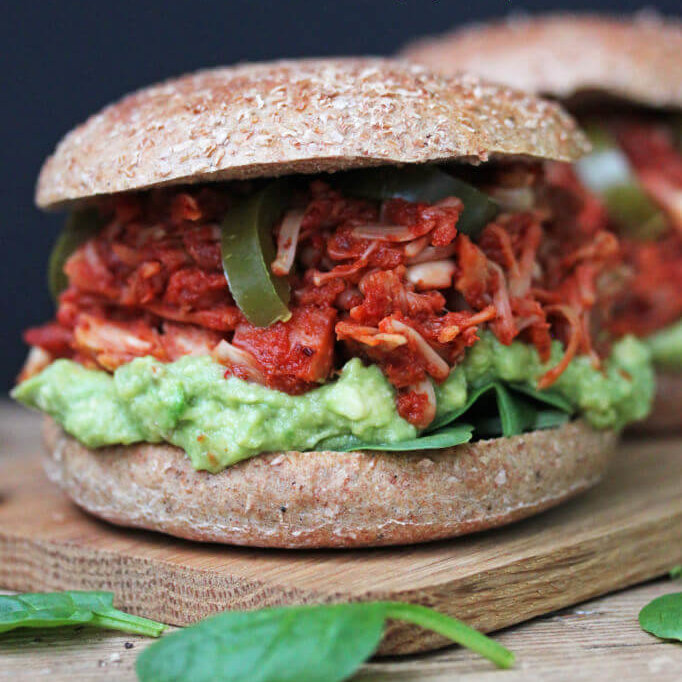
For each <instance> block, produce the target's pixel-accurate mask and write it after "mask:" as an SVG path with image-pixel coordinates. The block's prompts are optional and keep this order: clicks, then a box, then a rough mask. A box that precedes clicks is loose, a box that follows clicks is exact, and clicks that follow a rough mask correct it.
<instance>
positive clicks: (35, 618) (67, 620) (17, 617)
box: [0, 591, 165, 637]
mask: <svg viewBox="0 0 682 682" xmlns="http://www.w3.org/2000/svg"><path fill="white" fill-rule="evenodd" d="M113 604H114V595H113V594H112V593H111V592H81V591H71V592H33V593H26V594H16V595H0V632H7V631H8V630H14V629H15V628H42V627H59V626H64V625H79V624H87V625H93V626H97V627H102V628H110V629H113V630H121V631H123V632H130V633H134V634H140V635H147V636H150V637H158V636H159V635H160V634H161V633H162V632H163V630H165V625H162V624H161V623H156V622H155V621H153V620H149V619H147V618H140V617H139V616H133V615H130V614H128V613H124V612H123V611H119V610H118V609H115V608H114V605H113Z"/></svg>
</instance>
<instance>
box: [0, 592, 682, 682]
mask: <svg viewBox="0 0 682 682" xmlns="http://www.w3.org/2000/svg"><path fill="white" fill-rule="evenodd" d="M680 589H682V586H681V585H680V583H672V582H671V581H669V580H660V581H657V582H655V583H650V584H647V585H643V586H640V587H636V588H631V589H629V590H626V591H624V592H619V593H616V594H613V595H610V596H608V597H602V598H600V599H597V600H594V601H591V602H587V603H585V604H581V605H580V606H578V607H574V608H570V609H566V610H564V611H559V612H556V613H552V614H550V615H546V616H541V617H539V618H536V619H535V620H532V621H530V622H528V623H524V624H523V625H518V626H516V627H513V628H509V629H508V630H505V631H503V632H500V633H497V634H496V635H495V639H497V640H498V641H499V642H501V643H502V644H504V645H505V646H506V647H508V648H509V649H511V650H512V651H513V652H514V653H515V654H516V665H515V666H514V668H512V669H511V670H496V669H495V668H493V666H492V665H491V664H490V663H488V662H487V661H484V660H482V659H481V658H479V657H478V656H476V655H475V654H472V653H471V652H470V651H467V650H465V649H461V648H459V647H449V648H447V649H444V650H442V651H439V652H435V653H430V654H420V655H417V656H401V657H400V658H395V659H376V660H375V661H373V662H371V663H369V664H367V665H365V666H364V667H363V668H362V669H361V670H360V672H359V673H358V675H357V676H356V677H354V678H353V682H420V681H423V682H452V681H453V680H461V681H462V682H527V681H537V682H546V681H548V680H552V682H569V681H570V682H583V681H584V682H595V681H601V680H617V681H618V682H642V681H644V680H652V681H653V680H655V682H679V680H681V679H682V645H680V644H673V643H668V642H662V641H661V640H659V639H656V638H655V637H652V636H651V635H648V634H647V633H646V632H643V631H642V630H641V629H640V628H639V626H638V624H637V614H638V613H639V610H640V609H641V608H642V607H643V606H644V605H645V604H646V603H648V602H649V601H650V600H651V599H654V598H655V597H659V596H660V595H662V594H666V593H667V592H672V591H675V590H680ZM153 641H154V640H151V639H146V638H144V637H135V636H131V635H122V634H116V633H113V632H103V631H99V630H91V629H88V628H80V629H70V630H60V631H57V630H35V631H28V630H25V631H15V632H12V633H8V634H7V635H4V637H2V638H0V681H1V682H34V681H36V682H42V681H43V680H45V681H46V680H49V681H50V682H134V680H135V679H136V678H135V672H134V665H135V659H136V658H137V656H138V654H139V653H140V652H141V651H142V650H143V649H144V648H146V647H147V646H149V644H151V643H152V642H153Z"/></svg>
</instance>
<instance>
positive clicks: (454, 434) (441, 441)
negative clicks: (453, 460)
mask: <svg viewBox="0 0 682 682" xmlns="http://www.w3.org/2000/svg"><path fill="white" fill-rule="evenodd" d="M472 434H473V426H470V425H469V424H455V425H453V426H448V427H446V428H443V429H440V430H438V431H435V432H432V433H428V434H426V435H424V436H418V437H417V438H412V439H410V440H401V441H399V442H397V443H378V444H377V443H363V442H362V441H361V440H360V439H359V438H353V437H350V438H347V439H343V440H338V441H336V442H335V443H331V444H332V445H334V450H338V451H339V452H349V451H351V450H385V451H387V452H406V451H408V450H440V449H441V448H451V447H454V446H455V445H461V444H462V443H468V442H469V441H470V440H471V437H472ZM325 446H329V443H325Z"/></svg>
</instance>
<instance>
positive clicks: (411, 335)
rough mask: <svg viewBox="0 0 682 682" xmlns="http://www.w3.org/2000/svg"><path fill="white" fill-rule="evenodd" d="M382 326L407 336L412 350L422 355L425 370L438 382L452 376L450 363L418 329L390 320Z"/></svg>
mask: <svg viewBox="0 0 682 682" xmlns="http://www.w3.org/2000/svg"><path fill="white" fill-rule="evenodd" d="M382 325H385V326H386V327H387V328H388V330H389V331H392V332H395V333H397V334H402V335H403V336H405V337H406V338H407V341H408V343H409V344H410V348H411V349H412V350H413V351H414V352H416V353H418V354H419V355H421V357H422V359H423V360H424V369H425V370H426V371H427V372H428V374H430V375H431V376H432V377H433V378H434V379H436V381H445V379H446V378H447V376H448V374H450V367H449V366H448V363H447V362H445V360H443V358H441V356H440V355H438V353H436V351H435V350H433V348H431V346H429V344H428V342H427V341H426V339H425V338H424V337H423V336H422V335H421V334H420V333H419V332H418V331H417V330H416V329H413V328H412V327H410V326H408V325H406V324H405V323H404V322H401V321H400V320H393V319H390V318H389V319H387V320H385V321H384V322H382Z"/></svg>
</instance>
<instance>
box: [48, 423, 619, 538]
mask: <svg viewBox="0 0 682 682" xmlns="http://www.w3.org/2000/svg"><path fill="white" fill-rule="evenodd" d="M45 440H46V443H47V446H48V453H49V454H48V455H47V457H46V459H45V469H46V471H47V474H48V476H49V477H50V479H52V480H53V481H54V482H56V483H58V484H59V485H60V486H61V487H62V488H63V489H64V491H65V492H66V494H67V495H68V496H69V497H71V498H72V499H73V501H74V502H76V504H78V505H79V506H81V507H82V508H83V509H85V510H87V511H88V512H90V513H91V514H94V515H95V516H98V517H101V518H103V519H106V520H107V521H110V522H113V523H116V524H120V525H122V526H135V527H138V528H147V529H151V530H158V531H163V532H164V533H169V534H171V535H176V536H178V537H182V538H188V539H191V540H203V541H211V542H224V543H230V544H234V545H250V546H256V547H283V548H306V547H307V548H313V547H363V546H380V545H394V544H403V543H417V542H426V541H428V540H437V539H442V538H448V537H453V536H456V535H462V534H464V533H471V532H475V531H480V530H484V529H486V528H492V527H495V526H500V525H503V524H506V523H509V522H511V521H515V520H517V519H522V518H524V517H526V516H530V515H532V514H535V513H537V512H539V511H542V510H544V509H547V508H549V507H552V506H553V505H556V504H558V503H559V502H561V501H562V500H565V499H567V498H569V497H572V496H573V495H576V494H577V493H579V492H581V491H583V490H585V489H587V488H589V487H590V486H592V485H594V484H595V483H596V482H598V481H599V480H600V478H601V477H602V475H603V474H604V472H605V470H606V467H607V465H608V463H609V460H610V458H611V455H612V453H613V451H614V445H615V443H616V440H617V435H616V433H615V432H613V431H595V430H593V429H591V428H590V427H588V426H586V424H585V423H584V422H581V421H576V422H572V423H569V424H567V425H565V426H562V427H561V428H559V429H553V430H549V431H534V432H532V433H527V434H524V435H521V436H514V437H511V438H497V439H494V440H485V441H479V442H476V443H472V444H467V445H459V446H457V447H453V448H446V449H443V450H437V451H433V450H427V451H420V452H407V453H383V452H371V453H368V452H346V453H343V452H284V453H271V454H266V455H260V456H258V457H254V458H253V459H250V460H246V461H244V462H241V463H239V464H235V465H234V466H232V467H229V468H227V469H225V470H224V471H222V472H221V473H219V474H209V473H207V472H204V471H195V470H194V469H193V468H192V466H191V463H190V460H189V458H188V457H187V456H186V455H185V453H184V452H183V451H182V450H180V449H178V448H176V447H173V446H169V445H150V444H142V445H134V446H118V447H109V448H102V449H99V450H90V449H88V448H86V447H85V446H84V445H82V444H80V443H79V442H78V441H77V440H75V439H74V438H72V437H71V436H68V435H67V434H66V433H65V432H64V431H62V430H61V428H59V427H58V426H57V425H56V424H55V423H54V422H53V421H51V420H49V419H48V420H47V422H46V426H45Z"/></svg>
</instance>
